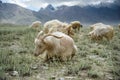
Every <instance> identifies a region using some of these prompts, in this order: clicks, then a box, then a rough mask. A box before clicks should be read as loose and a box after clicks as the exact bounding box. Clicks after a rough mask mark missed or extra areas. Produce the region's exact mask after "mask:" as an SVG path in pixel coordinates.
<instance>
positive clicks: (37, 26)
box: [30, 21, 42, 29]
mask: <svg viewBox="0 0 120 80" xmlns="http://www.w3.org/2000/svg"><path fill="white" fill-rule="evenodd" d="M41 24H42V23H41V22H40V21H35V22H33V23H32V24H31V25H30V28H32V29H38V28H40V26H41Z"/></svg>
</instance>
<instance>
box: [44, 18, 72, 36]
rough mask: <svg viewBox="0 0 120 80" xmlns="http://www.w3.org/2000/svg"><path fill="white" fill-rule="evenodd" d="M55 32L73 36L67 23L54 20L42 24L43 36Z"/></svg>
mask: <svg viewBox="0 0 120 80" xmlns="http://www.w3.org/2000/svg"><path fill="white" fill-rule="evenodd" d="M56 31H60V32H63V33H65V34H67V35H69V36H71V37H72V36H73V35H74V32H73V29H72V26H71V25H69V24H68V23H65V22H61V21H59V20H57V19H54V20H50V21H48V22H46V23H45V24H44V28H43V32H44V33H45V34H47V33H52V32H56Z"/></svg>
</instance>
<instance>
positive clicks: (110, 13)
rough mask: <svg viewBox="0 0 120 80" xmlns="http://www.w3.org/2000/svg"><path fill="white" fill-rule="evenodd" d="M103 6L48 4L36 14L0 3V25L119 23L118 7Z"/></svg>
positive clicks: (119, 13)
mask: <svg viewBox="0 0 120 80" xmlns="http://www.w3.org/2000/svg"><path fill="white" fill-rule="evenodd" d="M103 5H105V4H101V5H99V6H91V5H89V6H85V7H80V6H77V5H76V6H65V5H62V6H58V7H53V6H52V5H51V4H49V5H48V6H47V7H46V8H41V9H40V10H39V11H38V12H36V11H32V10H29V9H26V8H23V7H21V6H18V5H16V4H10V3H2V2H0V23H13V24H31V23H32V22H33V21H36V20H40V21H41V22H43V23H44V22H46V21H48V20H52V19H58V20H61V21H65V22H71V21H74V20H78V21H80V22H81V23H82V24H92V23H96V22H103V23H107V24H118V23H120V6H119V5H116V4H112V5H111V4H109V5H107V6H103Z"/></svg>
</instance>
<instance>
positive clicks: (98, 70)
mask: <svg viewBox="0 0 120 80" xmlns="http://www.w3.org/2000/svg"><path fill="white" fill-rule="evenodd" d="M114 29H115V36H114V38H113V40H112V41H111V42H107V41H106V40H105V39H104V40H103V41H101V42H99V43H96V42H94V41H91V40H90V39H89V38H88V37H87V36H86V35H87V33H88V32H89V31H90V30H89V28H88V27H84V28H82V29H81V33H80V34H81V35H80V34H79V35H76V36H75V37H74V40H75V44H76V45H77V47H78V52H77V55H76V56H75V57H74V58H73V60H71V61H67V62H59V61H53V62H49V63H43V62H42V59H41V58H40V57H37V58H36V57H34V56H33V52H34V39H35V37H36V35H37V33H38V31H36V30H33V29H29V28H28V26H20V25H11V24H1V25H0V80H20V79H22V80H51V79H54V80H55V79H56V80H57V79H59V78H64V79H65V80H87V79H89V80H109V79H112V80H119V79H120V58H119V56H120V45H119V43H120V33H119V31H120V30H119V29H118V28H117V27H114ZM33 67H35V68H33ZM14 71H17V72H18V75H16V76H13V75H11V73H12V72H14ZM67 77H71V78H70V79H69V78H67Z"/></svg>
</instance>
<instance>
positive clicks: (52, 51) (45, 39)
mask: <svg viewBox="0 0 120 80" xmlns="http://www.w3.org/2000/svg"><path fill="white" fill-rule="evenodd" d="M42 33H43V32H40V33H39V34H38V35H37V37H36V38H35V53H34V55H35V56H38V55H40V54H46V55H45V59H44V61H48V60H49V59H50V58H53V57H55V58H59V59H60V60H61V61H67V60H70V59H72V57H73V56H74V55H75V54H76V52H77V46H76V45H75V43H74V40H73V39H72V38H71V37H70V36H68V35H66V34H64V33H62V32H53V33H49V34H44V35H43V34H42Z"/></svg>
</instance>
